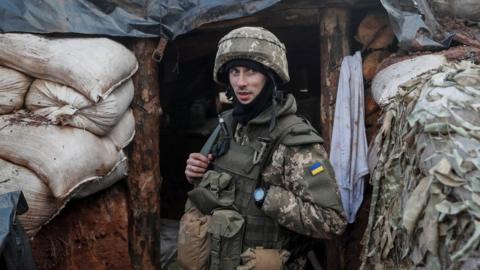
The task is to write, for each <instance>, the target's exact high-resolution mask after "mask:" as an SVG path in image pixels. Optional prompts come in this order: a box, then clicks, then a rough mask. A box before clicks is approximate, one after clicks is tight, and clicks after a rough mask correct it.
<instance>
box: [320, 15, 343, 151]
mask: <svg viewBox="0 0 480 270" xmlns="http://www.w3.org/2000/svg"><path fill="white" fill-rule="evenodd" d="M349 36H350V12H349V9H346V8H325V9H322V10H321V13H320V65H321V66H320V83H321V90H320V122H321V131H322V137H323V139H324V140H325V148H326V149H327V151H328V152H329V151H330V142H331V141H332V127H333V115H334V112H335V101H336V96H337V86H338V76H339V72H340V65H341V63H342V59H343V57H344V56H346V55H348V54H350V41H349Z"/></svg>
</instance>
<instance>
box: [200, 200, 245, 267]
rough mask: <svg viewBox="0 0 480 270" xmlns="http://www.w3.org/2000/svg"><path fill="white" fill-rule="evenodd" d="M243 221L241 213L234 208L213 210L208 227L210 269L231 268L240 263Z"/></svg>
mask: <svg viewBox="0 0 480 270" xmlns="http://www.w3.org/2000/svg"><path fill="white" fill-rule="evenodd" d="M244 223H245V220H244V219H243V217H242V215H241V214H240V213H238V212H237V211H235V210H230V209H216V210H214V211H213V214H212V220H211V223H210V227H209V229H208V232H209V233H210V234H211V237H212V248H211V252H210V268H209V269H210V270H223V269H225V270H232V269H235V267H237V266H238V265H240V254H241V253H242V240H243V231H244Z"/></svg>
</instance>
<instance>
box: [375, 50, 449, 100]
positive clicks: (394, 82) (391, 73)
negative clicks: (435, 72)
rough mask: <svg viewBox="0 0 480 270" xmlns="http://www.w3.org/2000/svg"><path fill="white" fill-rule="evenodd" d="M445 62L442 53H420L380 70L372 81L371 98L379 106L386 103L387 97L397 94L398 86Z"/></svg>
mask: <svg viewBox="0 0 480 270" xmlns="http://www.w3.org/2000/svg"><path fill="white" fill-rule="evenodd" d="M446 62H447V59H446V58H445V56H443V55H422V56H418V57H415V58H411V59H408V60H404V61H401V62H398V63H395V64H393V65H391V66H388V67H386V68H385V69H382V70H380V71H379V72H378V73H377V74H376V75H375V77H374V78H373V81H372V95H373V99H374V100H375V102H377V104H378V105H380V106H384V105H386V104H387V103H388V100H389V98H391V97H393V96H395V95H396V94H397V91H398V88H399V86H401V85H402V84H404V83H406V82H408V81H410V80H411V79H413V78H415V77H416V76H418V75H420V74H422V73H424V72H427V71H429V70H432V69H436V68H438V67H439V66H441V65H442V64H445V63H446Z"/></svg>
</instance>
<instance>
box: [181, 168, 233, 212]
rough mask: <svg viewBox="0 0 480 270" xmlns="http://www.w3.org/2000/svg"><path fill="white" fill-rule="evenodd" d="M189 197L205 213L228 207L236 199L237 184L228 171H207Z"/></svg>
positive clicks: (189, 193)
mask: <svg viewBox="0 0 480 270" xmlns="http://www.w3.org/2000/svg"><path fill="white" fill-rule="evenodd" d="M188 198H189V199H190V201H191V202H192V203H193V205H195V207H197V208H198V209H199V210H200V211H201V212H202V213H203V214H205V215H207V214H210V213H211V212H212V210H213V209H215V208H219V207H228V206H231V205H232V204H233V201H234V200H235V184H234V183H233V181H232V177H231V176H230V175H229V174H227V173H219V172H216V171H212V170H210V171H207V172H206V173H205V174H204V176H203V178H202V181H200V183H199V185H198V187H196V188H194V189H193V190H191V191H189V192H188Z"/></svg>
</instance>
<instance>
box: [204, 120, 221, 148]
mask: <svg viewBox="0 0 480 270" xmlns="http://www.w3.org/2000/svg"><path fill="white" fill-rule="evenodd" d="M220 129H221V128H220V125H217V127H216V128H215V129H214V130H213V132H212V134H210V137H208V139H207V141H206V142H205V144H204V145H203V147H202V149H201V150H200V153H201V154H202V155H204V156H208V154H210V150H212V146H213V144H214V143H215V140H216V139H217V137H218V134H219V133H220Z"/></svg>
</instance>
